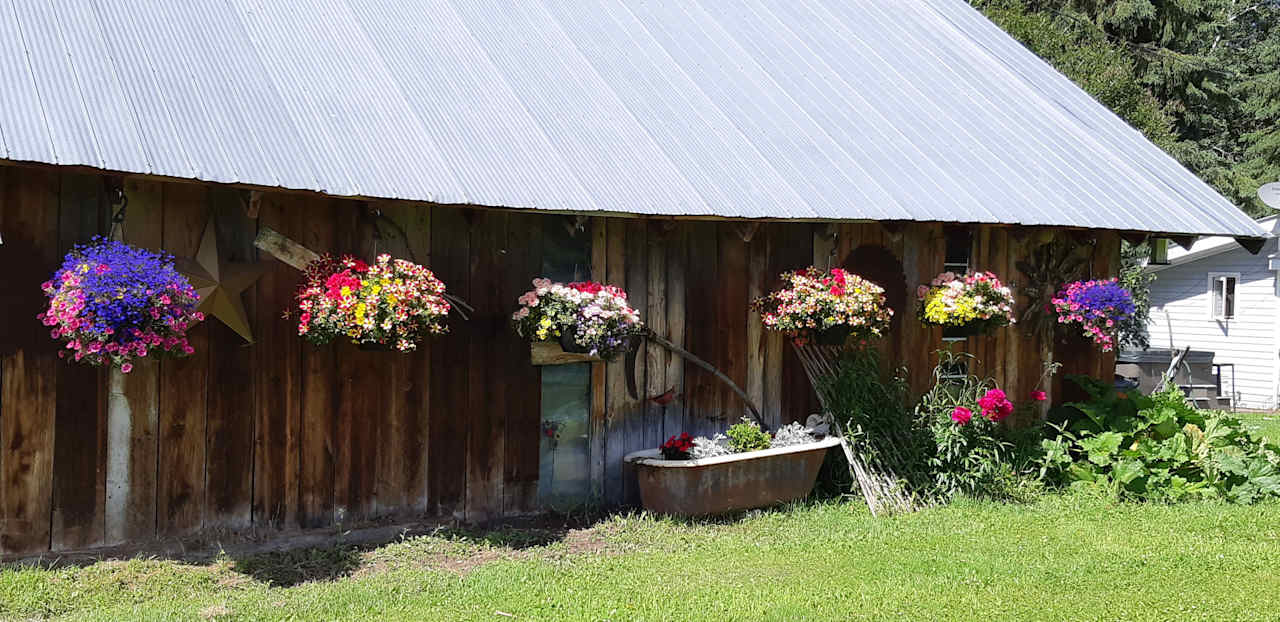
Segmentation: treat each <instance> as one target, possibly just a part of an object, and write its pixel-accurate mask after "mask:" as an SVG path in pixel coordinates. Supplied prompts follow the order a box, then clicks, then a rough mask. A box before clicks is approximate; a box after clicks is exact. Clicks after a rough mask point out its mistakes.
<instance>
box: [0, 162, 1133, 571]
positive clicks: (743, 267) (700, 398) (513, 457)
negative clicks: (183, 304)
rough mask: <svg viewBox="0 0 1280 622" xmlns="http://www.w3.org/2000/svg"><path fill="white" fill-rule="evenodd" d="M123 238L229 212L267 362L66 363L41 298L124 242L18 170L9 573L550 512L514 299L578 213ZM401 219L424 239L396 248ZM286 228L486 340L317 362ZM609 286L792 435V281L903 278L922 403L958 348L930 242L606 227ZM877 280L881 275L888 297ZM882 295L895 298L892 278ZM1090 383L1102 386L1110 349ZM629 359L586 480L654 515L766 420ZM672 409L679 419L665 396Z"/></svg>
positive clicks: (354, 214) (60, 182) (142, 224)
mask: <svg viewBox="0 0 1280 622" xmlns="http://www.w3.org/2000/svg"><path fill="white" fill-rule="evenodd" d="M124 185H125V190H126V193H127V195H128V197H129V207H128V217H127V219H126V221H125V224H124V231H123V236H124V238H125V239H126V240H127V241H129V242H132V243H135V244H138V245H141V246H146V247H151V248H163V249H165V250H167V251H168V252H170V253H172V254H174V255H177V256H190V255H192V254H194V253H195V251H196V249H197V248H198V246H199V243H200V237H201V233H202V231H203V228H204V226H205V223H206V222H207V221H208V219H209V217H210V215H211V214H212V215H213V217H214V221H215V223H216V227H217V231H218V235H219V245H220V248H221V252H222V255H223V256H224V258H227V259H230V260H233V261H245V262H251V261H259V260H261V261H267V262H268V263H269V265H270V269H269V270H268V272H267V273H266V275H265V276H264V277H263V278H262V279H261V280H260V281H258V282H257V284H256V285H255V286H254V287H252V288H251V289H249V290H247V291H246V293H245V295H244V303H245V308H246V310H247V312H248V313H249V316H250V318H251V320H252V324H253V331H254V334H255V337H256V343H254V344H246V343H245V342H244V341H243V340H242V339H241V338H240V337H239V336H237V335H236V334H235V333H234V332H233V331H231V329H229V328H227V327H226V326H225V325H224V324H222V323H221V322H220V321H217V320H211V321H208V322H205V323H203V324H201V325H199V326H197V327H196V328H195V329H194V330H193V331H192V334H191V342H192V344H193V345H194V346H195V347H196V354H195V355H194V356H191V357H189V358H185V359H169V360H163V361H158V362H151V363H146V364H139V365H137V366H136V367H135V368H134V370H133V372H132V373H130V374H120V373H117V372H111V371H104V370H96V369H92V368H87V367H80V366H73V365H67V364H63V363H61V362H59V361H58V360H57V358H56V352H55V345H54V343H53V341H52V340H50V339H48V338H47V335H46V333H45V332H44V330H43V327H41V326H40V325H39V323H38V321H37V320H36V319H35V314H36V313H38V312H39V311H40V310H41V305H42V302H43V297H42V296H41V294H40V292H39V283H40V282H41V281H42V280H44V279H46V278H48V275H50V274H52V272H53V270H54V269H55V268H56V266H57V264H58V263H59V261H60V258H61V255H62V254H63V253H64V252H65V251H66V250H68V249H69V248H70V247H71V246H72V245H74V244H75V243H77V242H82V241H85V240H87V239H88V238H89V237H91V236H93V235H96V234H105V233H107V231H108V228H109V225H110V222H109V221H110V214H109V205H108V200H107V193H106V188H107V180H106V179H104V178H103V177H101V176H98V175H89V174H79V173H70V172H62V171H58V170H55V169H50V168H28V167H15V166H0V236H3V244H2V245H0V261H2V262H3V264H0V265H3V266H4V269H3V270H0V278H2V279H3V283H0V296H2V298H0V303H3V306H0V331H3V332H0V336H2V337H3V341H2V342H0V554H5V555H20V554H31V553H39V552H43V551H49V550H54V551H58V550H69V549H80V548H86V547H95V546H103V545H112V544H118V543H125V542H139V541H143V540H146V539H149V538H155V537H169V536H182V535H186V534H191V533H193V532H196V531H199V530H202V529H208V528H220V529H232V530H243V529H248V528H253V529H267V530H272V529H290V528H309V527H320V526H330V525H334V524H351V523H356V522H360V521H363V520H367V519H371V518H375V517H381V516H388V515H437V516H447V517H457V518H460V519H464V520H471V521H483V520H488V519H492V518H496V517H501V516H509V515H514V514H522V513H528V512H533V511H536V510H537V504H536V496H537V482H538V468H539V462H538V460H539V458H538V451H539V441H540V410H539V399H540V391H539V387H540V375H539V373H540V372H539V370H538V368H536V367H533V366H531V365H530V364H529V361H528V347H527V345H525V344H524V343H522V342H521V341H520V340H519V339H518V338H517V337H516V336H515V335H514V334H513V333H512V331H511V330H510V328H509V325H508V318H509V313H510V312H511V310H512V309H513V306H514V301H515V299H516V297H517V296H518V295H519V294H520V293H522V292H523V291H525V290H526V289H527V288H528V286H529V281H530V280H531V279H532V278H534V277H536V276H538V272H539V271H540V269H541V265H542V240H541V231H542V230H543V228H542V225H543V224H544V223H545V222H546V220H545V219H558V220H557V222H559V221H561V220H564V221H567V217H565V216H557V215H539V214H532V213H520V212H511V211H497V210H484V209H465V208H455V207H442V206H428V205H415V204H404V203H390V202H387V203H372V204H366V203H362V202H357V201H350V200H341V199H327V198H319V197H314V196H308V195H298V194H286V193H266V194H265V195H263V197H262V200H261V203H260V205H259V210H258V213H257V214H256V218H251V217H250V215H249V213H248V212H247V210H246V206H247V198H248V193H247V192H244V191H240V190H234V189H228V188H222V187H216V186H211V185H201V184H188V183H170V182H160V181H151V180H143V179H128V180H126V181H125V182H124ZM370 208H372V209H380V210H381V211H382V213H383V214H384V215H386V216H387V217H388V218H390V219H391V220H392V221H394V222H395V223H397V224H398V225H399V227H400V228H402V229H403V230H404V232H405V234H406V235H405V236H403V237H402V236H400V235H399V234H398V232H396V231H394V230H393V229H392V228H389V227H387V226H386V225H385V224H384V225H383V226H381V227H375V226H374V225H372V224H371V221H370V220H369V219H367V218H362V216H361V214H362V213H363V212H364V211H366V210H367V209H370ZM262 226H269V227H271V228H273V229H276V230H278V231H280V232H282V233H284V234H285V235H287V236H289V237H291V238H293V239H295V240H298V241H299V242H301V243H303V244H304V245H306V246H308V247H310V248H312V249H314V250H317V251H322V252H323V251H328V252H332V253H342V252H351V253H357V254H360V255H364V256H368V255H371V254H372V253H373V252H374V251H375V250H377V251H386V252H390V253H392V254H394V255H397V256H402V257H411V258H413V259H416V260H417V261H418V262H420V263H424V264H427V265H429V266H430V267H431V269H432V270H433V271H435V272H436V273H437V274H438V275H439V276H440V278H441V279H442V280H444V282H445V283H446V284H447V285H448V287H449V289H450V291H451V292H453V293H455V294H457V295H459V296H461V297H462V298H464V299H466V300H467V301H468V302H470V303H471V304H472V305H473V306H474V307H475V312H474V313H473V314H472V317H471V319H470V321H462V320H460V319H458V318H456V317H455V318H451V320H450V327H451V332H450V333H449V334H448V335H447V336H445V337H442V338H438V339H432V340H429V341H428V342H427V343H425V344H423V346H422V348H421V349H420V350H419V351H418V352H417V353H415V354H413V355H396V354H389V353H374V352H366V351H361V350H358V349H356V348H354V347H351V346H349V345H346V344H341V345H334V346H329V347H313V346H311V345H309V344H306V343H305V342H303V341H302V340H301V339H299V338H298V337H297V336H296V333H295V329H294V324H293V322H292V321H291V320H287V319H284V318H282V317H281V314H282V312H283V311H285V310H287V309H290V308H291V307H292V301H293V298H292V297H293V293H294V290H295V288H296V286H297V284H298V281H299V279H300V275H299V273H298V272H296V271H295V270H293V269H292V268H289V267H287V266H285V265H284V264H281V263H279V262H275V261H274V260H272V259H271V258H269V257H267V256H265V254H260V253H259V252H258V251H257V250H256V249H254V247H253V246H252V243H251V242H252V239H253V237H254V235H255V233H256V231H257V230H258V228H259V227H262ZM588 231H589V232H590V234H589V235H590V239H589V240H584V244H586V245H589V248H590V251H591V258H592V259H591V262H592V266H591V270H592V276H593V278H596V279H599V280H604V281H607V282H610V283H614V284H617V285H621V286H623V287H624V288H625V289H626V290H627V291H628V292H629V293H630V296H631V299H632V302H633V304H635V305H636V306H637V307H638V308H639V309H640V310H641V312H642V314H643V317H644V319H645V321H646V322H648V323H649V324H650V325H651V326H653V327H654V328H655V330H658V331H659V332H662V333H664V334H666V335H668V336H669V337H670V338H671V340H672V341H674V342H676V343H678V344H682V345H683V346H684V347H686V348H688V349H690V350H691V351H693V352H695V353H697V354H699V355H701V356H702V357H704V358H706V359H707V360H709V361H711V362H712V363H713V364H715V365H717V366H718V367H719V368H720V369H722V370H724V372H725V373H726V374H728V375H729V376H730V377H732V378H733V379H734V380H735V381H736V382H737V383H738V384H739V385H740V386H742V387H743V388H744V389H745V390H746V391H747V392H748V394H750V395H751V396H752V398H753V399H754V400H755V401H756V402H757V403H759V404H760V405H761V407H762V409H763V411H764V414H765V417H766V419H767V420H768V422H769V423H770V424H771V425H778V424H781V423H786V422H789V421H792V420H798V419H803V418H804V417H805V416H807V415H808V414H809V413H811V412H815V411H816V410H817V404H816V400H815V398H814V395H813V392H812V390H811V389H810V387H809V385H808V382H807V380H806V379H805V376H804V373H803V371H802V370H801V369H800V366H799V364H798V361H796V360H795V357H794V355H793V353H792V352H791V349H790V347H789V346H788V345H787V344H786V343H785V342H784V340H783V338H782V337H781V336H780V335H778V334H775V333H770V332H767V331H764V330H762V328H761V326H760V324H759V321H758V318H757V317H755V316H754V314H753V313H751V312H750V310H749V309H748V302H749V301H750V300H751V299H753V298H754V297H757V296H759V295H761V294H763V293H764V292H767V291H768V290H770V289H772V288H774V287H776V286H777V285H778V275H779V273H781V272H782V271H784V270H788V269H794V268H800V267H804V266H806V265H810V264H816V265H819V266H821V267H827V266H835V265H843V266H845V267H846V268H848V269H850V270H852V271H854V272H858V273H862V274H865V275H868V276H871V277H875V278H882V279H883V278H889V279H891V280H892V279H897V280H898V281H901V282H899V283H898V284H897V287H890V288H889V289H891V290H896V291H898V294H897V295H898V296H899V297H900V298H903V300H902V301H900V302H899V304H902V305H903V307H904V308H902V309H897V310H896V311H897V317H896V319H895V323H894V330H893V332H892V334H891V335H890V337H889V338H888V339H886V340H885V341H884V343H883V344H881V346H880V347H881V349H882V350H883V351H884V352H885V354H886V357H887V358H888V359H889V360H890V361H891V362H895V363H899V364H903V365H906V366H907V368H908V370H909V373H910V378H911V383H912V386H913V388H914V389H915V390H917V391H920V390H923V389H924V387H925V386H927V382H928V375H929V372H930V371H931V368H932V364H933V352H934V351H935V350H936V349H937V348H938V347H940V345H941V335H940V331H939V330H938V329H935V328H926V327H923V326H921V325H920V324H919V322H918V321H917V320H916V319H915V310H914V309H915V307H914V305H915V302H914V293H913V291H914V288H915V286H916V284H918V283H921V282H925V281H927V280H929V279H931V278H932V277H933V276H934V275H935V274H936V273H937V272H938V271H939V270H940V269H941V263H942V251H943V245H942V240H941V238H942V228H941V225H937V224H929V223H901V224H899V223H892V224H885V225H882V224H879V223H847V224H825V223H762V224H754V223H740V222H694V221H679V222H677V221H669V220H668V221H658V220H643V219H628V218H599V217H597V218H592V219H590V226H589V227H588ZM974 231H975V236H974V254H973V264H974V267H975V268H980V269H991V270H994V271H996V272H997V273H999V274H1001V275H1011V276H1009V280H1012V281H1016V280H1017V277H1016V276H1013V275H1015V274H1016V271H1015V269H1014V267H1013V265H1012V264H1013V261H1014V260H1015V258H1016V256H1018V253H1019V250H1018V249H1019V244H1021V243H1022V242H1020V241H1019V238H1018V236H1017V235H1016V233H1017V232H1016V231H1015V230H1014V229H1011V228H1008V227H998V226H984V227H976V228H975V229H974ZM1117 251H1118V239H1117V238H1115V236H1113V235H1110V234H1103V235H1101V236H1100V237H1098V241H1097V246H1096V248H1095V251H1094V252H1095V261H1094V270H1095V272H1098V273H1099V274H1101V273H1107V272H1108V271H1111V270H1113V269H1114V262H1115V261H1116V256H1117ZM876 275H878V276H876ZM886 275H887V276H886ZM965 345H966V348H967V349H968V350H969V351H971V352H973V353H975V354H977V355H978V356H979V357H980V358H981V359H982V361H983V365H984V367H983V368H982V369H981V370H980V371H983V372H984V373H990V374H992V375H993V376H995V377H996V378H997V379H998V380H1000V381H1001V382H1002V383H1004V384H1006V385H1008V386H1009V388H1010V392H1011V393H1014V394H1021V393H1023V392H1025V391H1026V390H1029V387H1030V384H1028V383H1033V380H1034V378H1033V376H1035V375H1036V374H1038V369H1039V366H1040V360H1041V359H1040V352H1041V349H1040V346H1039V344H1037V343H1035V342H1034V341H1029V340H1027V339H1025V338H1023V337H1021V336H1019V335H1018V334H1016V333H1014V332H1013V331H999V332H997V334H996V335H994V336H990V337H984V338H980V339H975V340H971V341H970V342H969V343H967V344H965ZM1063 352H1064V355H1069V360H1067V361H1066V362H1067V364H1068V367H1069V368H1070V369H1072V370H1074V371H1084V372H1090V373H1095V374H1097V373H1106V370H1107V369H1109V368H1108V367H1107V364H1108V360H1107V358H1106V357H1099V356H1097V355H1096V351H1095V350H1091V349H1089V348H1078V349H1076V350H1072V351H1070V352H1067V351H1065V350H1064V351H1063ZM626 373H628V371H627V367H626V365H625V364H624V363H623V362H622V361H621V360H619V361H616V362H612V363H608V364H604V363H597V364H593V366H592V374H591V378H592V389H593V392H592V405H591V412H590V413H589V418H590V419H589V421H590V425H591V429H592V439H591V442H592V447H591V467H590V468H591V480H592V483H593V491H594V492H595V494H597V495H598V496H599V497H600V498H601V499H602V500H604V501H606V502H619V501H627V500H631V499H634V490H632V485H631V484H630V483H629V480H628V478H627V477H626V475H627V474H626V473H625V472H624V470H623V467H622V463H621V457H622V456H623V455H625V454H626V453H628V452H630V451H633V450H636V449H641V448H648V447H654V446H656V445H657V444H658V443H660V442H661V440H662V439H665V438H666V437H667V436H670V435H672V434H677V433H679V432H681V431H689V432H692V433H696V434H709V433H713V432H717V431H721V430H722V429H723V428H724V427H725V426H727V425H728V424H730V423H732V422H734V421H735V420H737V419H738V418H739V417H741V416H742V415H743V414H745V412H746V411H745V409H744V406H743V404H742V402H741V400H740V399H739V398H738V397H737V396H736V395H734V394H733V393H732V392H731V391H730V390H729V389H727V388H726V387H724V386H722V385H721V384H720V383H718V382H716V381H715V380H714V379H713V378H712V377H711V376H710V375H709V374H706V373H705V372H703V371H702V370H700V369H698V368H696V367H693V366H691V365H688V364H686V363H685V362H684V361H683V360H682V359H680V358H678V357H675V356H674V355H672V354H671V353H669V352H667V351H666V350H664V349H662V348H659V347H655V346H652V345H649V346H646V347H645V348H644V349H643V350H641V351H640V352H639V353H638V356H637V362H636V365H635V367H634V373H635V374H636V377H635V379H634V381H635V386H636V387H637V393H638V396H637V397H632V396H631V395H630V394H629V392H628V391H627V389H626V387H627V378H626ZM668 390H670V391H672V392H673V393H674V394H675V395H676V399H675V400H673V401H671V402H670V403H668V404H659V403H657V402H655V401H653V400H651V399H648V398H650V397H653V396H657V395H661V394H663V393H665V392H667V391H668Z"/></svg>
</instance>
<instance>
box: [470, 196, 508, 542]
mask: <svg viewBox="0 0 1280 622" xmlns="http://www.w3.org/2000/svg"><path fill="white" fill-rule="evenodd" d="M475 217H476V224H475V227H474V228H473V230H472V235H471V253H470V255H471V279H470V283H471V298H470V299H469V300H468V302H470V303H471V305H472V306H473V307H475V313H474V314H473V315H472V318H471V321H470V322H469V326H470V327H471V331H470V333H471V335H470V336H471V343H470V353H469V357H470V364H471V370H470V372H469V375H468V376H469V379H470V384H469V391H468V400H467V405H468V406H467V411H468V415H469V418H470V420H471V425H470V426H469V427H468V428H467V496H466V499H467V504H466V516H467V520H468V521H473V522H479V523H483V522H487V521H489V520H492V519H495V518H497V517H499V516H500V515H501V513H502V502H503V497H504V492H503V484H504V483H505V482H504V476H505V473H504V468H503V462H504V459H505V458H506V446H505V441H506V435H505V430H504V427H505V423H506V421H505V419H506V409H507V399H508V396H507V389H508V387H507V384H506V378H505V377H504V374H503V371H504V370H505V365H504V363H503V357H504V356H509V355H505V354H504V353H501V352H498V348H495V347H494V345H495V343H496V342H498V341H499V340H501V337H502V336H505V334H506V332H507V330H509V329H508V327H507V318H508V315H507V312H506V304H508V302H509V301H506V300H502V299H501V292H502V275H501V270H502V261H501V253H503V251H504V250H505V249H504V246H505V243H506V234H507V214H505V213H503V212H496V211H479V212H476V213H475Z"/></svg>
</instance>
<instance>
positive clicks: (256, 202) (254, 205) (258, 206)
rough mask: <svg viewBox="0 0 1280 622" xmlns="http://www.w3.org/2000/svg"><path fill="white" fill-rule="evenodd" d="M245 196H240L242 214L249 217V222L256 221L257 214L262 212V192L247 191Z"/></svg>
mask: <svg viewBox="0 0 1280 622" xmlns="http://www.w3.org/2000/svg"><path fill="white" fill-rule="evenodd" d="M246 194H247V196H241V201H243V202H244V213H245V214H246V215H247V216H249V219H250V220H257V219H258V214H259V213H260V212H261V211H262V191H261V190H249V191H247V193H246Z"/></svg>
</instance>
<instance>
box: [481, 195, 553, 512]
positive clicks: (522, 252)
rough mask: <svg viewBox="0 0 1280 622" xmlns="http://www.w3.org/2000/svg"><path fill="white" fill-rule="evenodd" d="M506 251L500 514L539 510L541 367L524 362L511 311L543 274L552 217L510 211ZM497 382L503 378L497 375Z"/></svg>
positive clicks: (500, 347)
mask: <svg viewBox="0 0 1280 622" xmlns="http://www.w3.org/2000/svg"><path fill="white" fill-rule="evenodd" d="M508 218H509V222H508V225H507V241H506V242H507V243H506V251H507V252H506V253H505V254H503V256H502V263H503V266H502V270H501V272H502V274H503V275H504V277H503V283H502V290H501V295H500V296H499V297H498V310H499V312H500V322H499V324H500V325H499V327H498V331H499V332H498V339H497V340H496V341H495V343H494V349H495V350H497V351H499V352H503V353H505V354H503V355H502V356H500V357H499V362H500V363H501V364H502V366H503V369H505V372H504V373H503V376H502V378H505V382H506V383H507V385H508V389H507V394H508V396H509V398H508V399H507V412H506V421H505V423H504V428H505V430H506V440H505V446H506V453H507V455H506V459H505V461H504V465H503V466H504V469H505V476H504V479H505V481H504V484H503V493H504V499H503V512H504V514H507V515H512V514H527V513H530V512H533V511H534V510H536V509H537V500H538V467H539V464H538V462H539V455H538V449H539V444H540V439H541V436H540V432H541V422H542V371H541V368H540V367H535V366H533V365H531V364H530V363H529V360H528V352H529V348H528V345H527V344H526V343H525V341H524V340H523V339H521V338H520V337H519V336H518V335H516V334H515V331H513V330H511V328H510V325H509V318H510V312H511V310H512V309H513V308H514V306H515V300H516V299H517V298H518V297H519V296H520V295H521V294H523V293H524V292H526V291H528V289H529V288H530V287H531V285H532V281H533V279H534V278H536V277H538V276H541V274H540V273H541V272H542V226H543V221H544V220H545V219H547V218H553V217H552V216H540V215H536V214H522V213H512V214H510V215H509V216H508ZM500 381H502V380H501V379H500Z"/></svg>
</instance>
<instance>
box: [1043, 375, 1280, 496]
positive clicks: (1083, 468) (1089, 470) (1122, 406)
mask: <svg viewBox="0 0 1280 622" xmlns="http://www.w3.org/2000/svg"><path fill="white" fill-rule="evenodd" d="M1068 379H1069V380H1072V381H1073V382H1075V383H1076V384H1078V385H1080V386H1081V388H1083V389H1084V390H1085V391H1086V392H1087V393H1088V394H1089V396H1090V400H1089V401H1087V402H1074V403H1071V404H1067V405H1065V408H1064V409H1062V410H1060V411H1059V415H1065V416H1066V419H1065V421H1063V422H1062V423H1061V424H1059V425H1058V426H1057V427H1056V429H1057V434H1056V436H1055V438H1052V439H1045V440H1044V441H1043V442H1042V448H1043V451H1044V453H1043V456H1042V459H1041V470H1040V472H1041V476H1042V477H1044V478H1047V479H1050V480H1056V481H1058V482H1061V483H1065V484H1069V485H1071V486H1073V487H1076V488H1093V489H1101V490H1105V491H1107V492H1109V493H1110V494H1112V495H1114V496H1116V497H1118V498H1127V499H1139V500H1153V501H1170V502H1172V501H1181V500H1184V499H1193V498H1221V499H1225V500H1227V501H1231V502H1234V503H1252V502H1254V501H1257V500H1260V499H1263V498H1266V497H1280V446H1277V445H1275V444H1271V443H1265V442H1263V441H1261V440H1258V439H1256V438H1254V437H1253V436H1252V435H1251V434H1250V433H1249V432H1248V430H1246V429H1245V428H1244V425H1243V423H1242V422H1241V421H1240V419H1238V418H1236V417H1234V416H1231V415H1230V414H1227V413H1221V412H1216V411H1200V410H1196V409H1195V408H1194V407H1192V406H1191V405H1190V404H1188V403H1187V401H1186V398H1185V397H1183V395H1182V392H1181V391H1179V390H1178V389H1177V388H1176V387H1173V386H1169V387H1167V388H1166V389H1165V390H1163V391H1161V392H1159V393H1156V394H1155V395H1152V396H1145V395H1140V394H1125V393H1119V392H1117V391H1116V390H1115V389H1114V388H1113V387H1112V386H1111V385H1108V384H1106V383H1104V382H1100V381H1098V380H1094V379H1091V378H1087V377H1082V376H1068Z"/></svg>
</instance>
